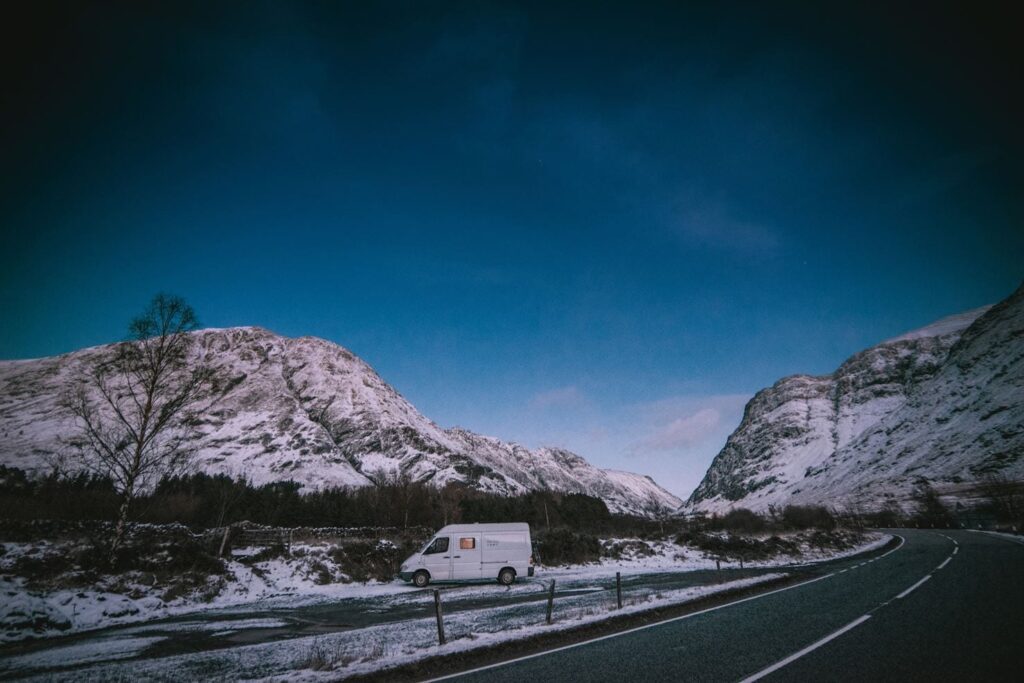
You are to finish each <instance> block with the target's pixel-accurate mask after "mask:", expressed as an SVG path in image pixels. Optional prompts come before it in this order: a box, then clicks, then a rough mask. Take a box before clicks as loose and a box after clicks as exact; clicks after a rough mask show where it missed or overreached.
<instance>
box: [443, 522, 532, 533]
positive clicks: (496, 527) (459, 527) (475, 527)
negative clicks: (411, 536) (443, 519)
mask: <svg viewBox="0 0 1024 683" xmlns="http://www.w3.org/2000/svg"><path fill="white" fill-rule="evenodd" d="M464 531H525V532H526V533H530V525H529V524H527V523H526V522H503V523H501V524H449V525H448V526H446V527H442V528H441V529H440V530H439V531H438V532H437V533H439V534H442V533H451V534H457V533H460V532H464Z"/></svg>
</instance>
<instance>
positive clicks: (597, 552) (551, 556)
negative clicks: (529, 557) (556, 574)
mask: <svg viewBox="0 0 1024 683" xmlns="http://www.w3.org/2000/svg"><path fill="white" fill-rule="evenodd" d="M537 548H538V551H539V554H540V558H541V560H542V561H543V562H544V564H546V565H548V566H552V565H560V564H583V563H585V562H597V561H598V560H600V559H601V541H599V540H598V538H597V537H596V536H592V535H590V534H586V533H578V532H574V531H572V530H571V529H566V528H560V529H552V530H551V531H547V532H543V533H542V534H539V535H538V537H537Z"/></svg>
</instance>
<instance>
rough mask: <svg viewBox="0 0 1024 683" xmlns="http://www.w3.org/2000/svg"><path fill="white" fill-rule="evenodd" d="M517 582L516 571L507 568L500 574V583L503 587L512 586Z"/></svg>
mask: <svg viewBox="0 0 1024 683" xmlns="http://www.w3.org/2000/svg"><path fill="white" fill-rule="evenodd" d="M515 580H516V571H515V570H514V569H509V568H508V567H505V568H504V569H502V570H501V571H500V572H498V583H500V584H501V585H502V586H511V585H512V584H513V583H514V582H515Z"/></svg>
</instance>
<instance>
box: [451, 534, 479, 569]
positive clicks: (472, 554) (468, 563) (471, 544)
mask: <svg viewBox="0 0 1024 683" xmlns="http://www.w3.org/2000/svg"><path fill="white" fill-rule="evenodd" d="M452 540H453V541H454V543H455V545H454V547H453V548H452V578H453V579H456V580H460V579H479V578H482V577H483V570H482V568H481V560H482V555H481V549H480V534H479V533H473V532H468V533H458V534H454V535H453V536H452Z"/></svg>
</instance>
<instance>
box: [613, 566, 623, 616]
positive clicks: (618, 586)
mask: <svg viewBox="0 0 1024 683" xmlns="http://www.w3.org/2000/svg"><path fill="white" fill-rule="evenodd" d="M615 601H616V602H617V603H618V604H619V609H622V574H621V573H620V572H615Z"/></svg>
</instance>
